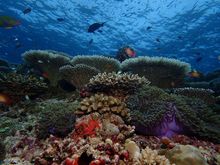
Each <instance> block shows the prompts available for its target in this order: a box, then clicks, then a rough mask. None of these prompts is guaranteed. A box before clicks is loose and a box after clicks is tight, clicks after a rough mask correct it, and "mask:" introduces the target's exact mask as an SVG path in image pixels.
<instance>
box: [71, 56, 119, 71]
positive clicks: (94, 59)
mask: <svg viewBox="0 0 220 165" xmlns="http://www.w3.org/2000/svg"><path fill="white" fill-rule="evenodd" d="M71 64H72V65H73V66H74V65H76V64H84V65H88V66H91V67H94V68H96V69H98V70H100V72H117V71H119V70H120V63H119V61H117V60H116V59H114V58H109V57H105V56H98V55H93V56H75V57H73V59H72V60H71Z"/></svg>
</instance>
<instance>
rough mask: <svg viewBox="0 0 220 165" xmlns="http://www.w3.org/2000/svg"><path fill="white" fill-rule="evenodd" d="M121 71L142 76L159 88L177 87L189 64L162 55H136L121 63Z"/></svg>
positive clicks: (181, 81) (188, 68)
mask: <svg viewBox="0 0 220 165" xmlns="http://www.w3.org/2000/svg"><path fill="white" fill-rule="evenodd" d="M121 70H122V71H123V72H130V73H133V74H138V75H139V76H144V77H146V78H147V79H149V81H150V82H151V84H152V85H155V86H158V87H161V88H170V87H178V86H180V85H182V84H183V80H184V77H185V75H186V73H187V72H188V71H189V70H190V65H189V64H188V63H185V62H181V61H179V60H174V59H169V58H164V57H138V58H133V59H127V60H125V61H124V62H122V64H121Z"/></svg>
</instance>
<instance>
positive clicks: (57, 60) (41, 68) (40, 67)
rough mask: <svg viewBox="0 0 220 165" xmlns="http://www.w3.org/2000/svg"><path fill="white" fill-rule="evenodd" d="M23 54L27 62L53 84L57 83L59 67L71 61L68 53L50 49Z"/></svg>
mask: <svg viewBox="0 0 220 165" xmlns="http://www.w3.org/2000/svg"><path fill="white" fill-rule="evenodd" d="M22 56H23V59H24V61H25V63H27V64H28V65H29V66H30V67H32V68H34V69H36V70H37V71H38V72H41V74H42V76H43V77H45V78H47V79H49V81H50V85H51V86H56V85H57V82H58V80H59V68H60V67H61V66H64V65H67V64H69V63H70V57H69V56H68V55H66V54H64V53H60V52H56V51H50V50H30V51H26V52H25V53H24V54H23V55H22Z"/></svg>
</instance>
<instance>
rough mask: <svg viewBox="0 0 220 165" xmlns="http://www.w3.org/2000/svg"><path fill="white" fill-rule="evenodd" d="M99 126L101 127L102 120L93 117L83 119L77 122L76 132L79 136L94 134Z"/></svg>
mask: <svg viewBox="0 0 220 165" xmlns="http://www.w3.org/2000/svg"><path fill="white" fill-rule="evenodd" d="M97 128H100V122H99V121H98V120H95V119H93V118H92V117H91V118H89V119H88V120H87V121H85V120H82V121H81V122H79V123H78V124H76V126H75V133H76V136H78V137H84V136H93V135H95V134H96V129H97Z"/></svg>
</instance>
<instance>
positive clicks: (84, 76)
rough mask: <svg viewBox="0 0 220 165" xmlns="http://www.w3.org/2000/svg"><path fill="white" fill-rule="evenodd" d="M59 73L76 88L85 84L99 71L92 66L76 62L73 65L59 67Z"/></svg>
mask: <svg viewBox="0 0 220 165" xmlns="http://www.w3.org/2000/svg"><path fill="white" fill-rule="evenodd" d="M59 72H60V75H61V77H62V78H63V79H65V80H67V81H68V82H70V83H71V84H73V85H74V86H75V87H76V88H77V89H81V88H82V87H84V86H85V84H87V83H88V82H89V80H90V78H92V77H93V76H95V75H97V74H98V73H99V70H97V69H96V68H94V67H91V66H88V65H84V64H77V65H75V66H71V65H65V66H63V67H61V68H60V69H59Z"/></svg>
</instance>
